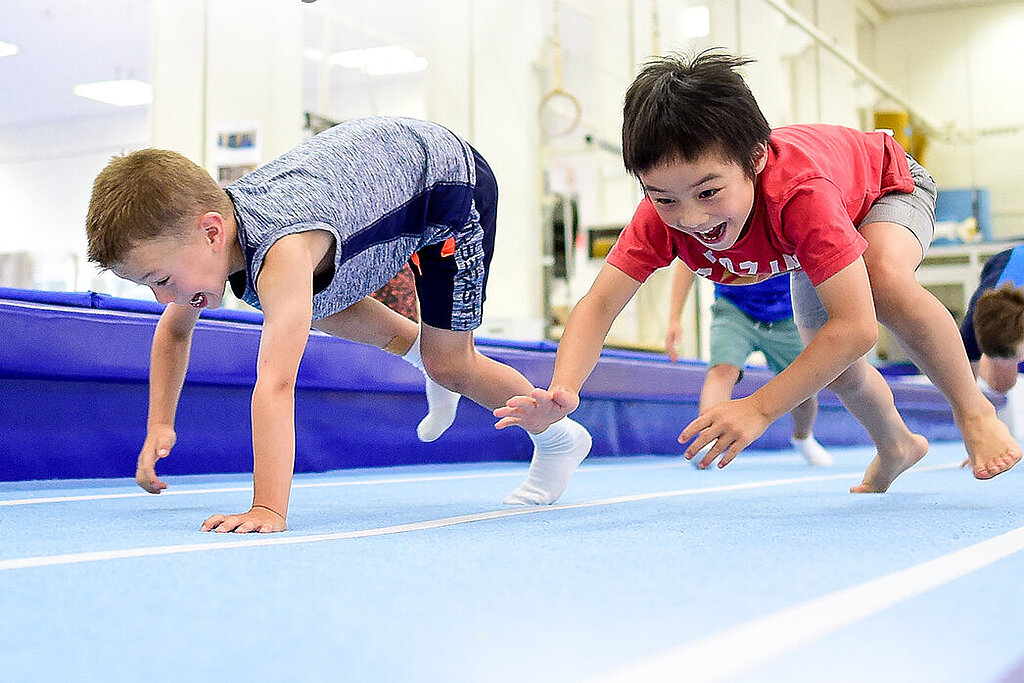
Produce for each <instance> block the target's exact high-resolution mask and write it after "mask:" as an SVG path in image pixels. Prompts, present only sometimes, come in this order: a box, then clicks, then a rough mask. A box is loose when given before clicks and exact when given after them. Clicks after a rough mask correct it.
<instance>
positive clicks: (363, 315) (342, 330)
mask: <svg viewBox="0 0 1024 683" xmlns="http://www.w3.org/2000/svg"><path fill="white" fill-rule="evenodd" d="M313 326H314V327H315V328H316V329H318V330H320V331H322V332H326V333H328V334H331V335H334V336H335V337H341V338H342V339H349V340H351V341H355V342H360V343H362V344H368V345H370V346H376V347H377V348H381V349H384V350H385V351H387V352H388V353H392V354H395V355H397V356H401V357H402V358H403V359H404V360H406V361H407V362H408V363H410V364H411V365H413V366H415V367H416V368H418V369H419V370H420V371H421V372H423V374H424V377H425V380H426V394H427V406H428V410H427V415H426V417H424V418H423V419H422V420H421V421H420V423H419V424H418V425H417V426H416V435H417V436H418V437H419V439H420V441H434V440H435V439H437V438H438V437H440V436H441V435H442V434H443V433H444V432H445V430H447V429H448V427H450V426H451V425H452V423H453V422H454V421H455V413H456V411H457V410H458V406H459V395H458V394H457V393H454V392H452V391H449V390H448V389H446V388H444V387H443V386H441V385H440V384H438V383H437V382H435V381H434V380H433V379H431V378H430V376H429V375H428V374H427V373H426V371H425V370H424V369H423V363H422V361H421V359H420V350H419V332H420V326H419V325H418V324H416V323H414V322H412V321H411V320H409V319H408V318H406V317H405V316H403V315H400V314H398V313H396V312H395V311H393V310H391V309H390V308H388V307H387V306H385V305H384V304H382V303H380V302H379V301H377V300H376V299H371V298H369V297H366V298H365V299H361V300H360V301H357V302H356V303H354V304H352V305H351V306H349V307H348V308H346V309H345V310H343V311H339V312H338V313H335V314H334V315H331V316H328V317H327V318H324V319H322V320H318V321H317V322H316V323H314V325H313Z"/></svg>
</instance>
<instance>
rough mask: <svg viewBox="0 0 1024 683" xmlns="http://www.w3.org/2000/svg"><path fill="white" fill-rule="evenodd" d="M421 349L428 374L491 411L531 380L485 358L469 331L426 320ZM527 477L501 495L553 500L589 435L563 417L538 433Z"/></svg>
mask: <svg viewBox="0 0 1024 683" xmlns="http://www.w3.org/2000/svg"><path fill="white" fill-rule="evenodd" d="M422 327H423V331H422V337H421V339H420V351H421V353H422V356H423V364H424V366H425V367H426V370H427V373H428V374H429V375H430V376H431V377H432V378H433V379H434V380H435V381H437V382H438V383H439V384H441V385H443V386H445V387H447V388H448V389H450V390H451V391H454V392H458V393H459V394H462V395H463V396H465V397H466V398H469V399H471V400H473V401H475V402H476V403H479V404H480V405H482V406H483V407H485V408H488V409H489V410H491V411H493V410H494V409H495V408H498V407H500V406H503V405H505V403H506V402H507V401H508V400H509V399H510V398H512V397H513V396H528V395H529V394H530V392H531V391H533V384H532V383H531V382H530V381H529V380H528V379H526V377H524V376H523V375H522V374H521V373H520V372H519V371H518V370H516V369H515V368H512V367H510V366H508V365H505V364H504V363H499V362H498V361H496V360H494V359H491V358H488V357H486V356H484V355H482V354H480V353H479V352H477V350H476V348H475V347H474V345H473V333H472V332H455V331H452V330H442V329H438V328H436V327H431V326H430V325H426V324H424V325H423V326H422ZM527 433H528V434H529V435H530V439H531V440H532V441H533V443H534V451H533V458H532V460H531V462H530V471H529V474H527V477H526V481H525V482H523V484H522V485H521V486H520V487H519V488H518V489H516V490H515V491H513V492H512V493H511V494H509V496H508V497H507V498H506V499H505V503H507V504H510V505H546V504H549V503H553V502H555V500H557V499H558V497H559V496H561V495H562V492H563V491H565V488H566V486H568V485H569V479H570V478H572V475H573V473H574V472H575V471H576V468H577V467H578V466H579V464H580V463H581V462H583V459H584V458H586V457H587V454H588V453H590V446H591V438H590V434H589V433H588V432H587V430H586V429H584V428H583V427H582V426H581V425H579V424H577V423H576V422H574V421H572V420H570V419H569V418H563V419H561V420H559V421H558V422H556V423H554V424H552V425H551V426H549V427H548V428H547V429H545V430H544V431H543V432H541V433H539V434H533V433H530V432H527Z"/></svg>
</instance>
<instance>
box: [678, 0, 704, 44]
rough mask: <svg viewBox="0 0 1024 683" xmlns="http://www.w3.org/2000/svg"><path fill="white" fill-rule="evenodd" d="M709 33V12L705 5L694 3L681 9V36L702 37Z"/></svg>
mask: <svg viewBox="0 0 1024 683" xmlns="http://www.w3.org/2000/svg"><path fill="white" fill-rule="evenodd" d="M709 33H711V12H710V10H708V8H707V5H695V6H693V7H687V8H686V9H684V10H683V36H685V37H686V38H703V37H704V36H706V35H708V34H709Z"/></svg>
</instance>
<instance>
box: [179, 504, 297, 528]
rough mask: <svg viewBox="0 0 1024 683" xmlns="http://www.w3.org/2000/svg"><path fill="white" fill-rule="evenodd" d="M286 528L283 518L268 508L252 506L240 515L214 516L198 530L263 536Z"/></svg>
mask: <svg viewBox="0 0 1024 683" xmlns="http://www.w3.org/2000/svg"><path fill="white" fill-rule="evenodd" d="M287 528H288V525H287V524H286V523H285V520H284V517H282V516H281V515H279V514H277V513H276V512H274V511H273V510H271V509H270V508H267V507H263V506H261V505H253V506H252V508H251V509H250V510H249V511H248V512H245V513H242V514H240V515H214V516H213V517H210V518H209V519H207V520H206V521H205V522H203V525H202V526H201V527H199V530H200V531H216V532H217V533H228V532H231V531H233V532H234V533H236V534H248V533H250V532H253V531H258V532H260V533H264V534H265V533H270V532H271V531H284V530H285V529H287Z"/></svg>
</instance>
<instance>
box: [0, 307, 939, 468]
mask: <svg viewBox="0 0 1024 683" xmlns="http://www.w3.org/2000/svg"><path fill="white" fill-rule="evenodd" d="M161 310H162V307H161V306H160V305H158V304H155V303H148V302H141V301H135V300H126V299H119V298H117V297H111V296H106V295H101V294H94V293H71V294H67V293H54V292H34V291H25V290H12V289H0V406H2V407H0V481H15V480H29V479H59V478H87V477H124V476H132V475H133V474H134V470H135V459H136V456H137V454H138V450H139V448H140V446H141V444H142V441H143V439H144V437H145V423H146V407H147V400H148V399H147V392H148V389H147V381H148V366H149V347H150V342H151V340H152V335H153V330H154V328H155V326H156V323H157V320H158V318H159V313H160V311H161ZM261 319H262V316H261V315H260V314H259V313H255V312H246V311H227V310H224V311H204V312H203V315H202V316H201V317H200V319H199V322H198V323H197V325H196V331H195V335H194V338H193V347H192V355H191V359H190V364H189V372H188V377H187V380H186V385H185V388H184V391H183V393H182V397H181V401H180V404H179V408H178V415H177V434H178V442H177V444H176V446H175V448H174V450H173V452H172V454H171V456H170V457H169V458H166V459H165V460H162V461H161V463H160V465H159V472H160V473H161V474H167V475H174V474H201V473H215V472H245V471H250V470H251V469H252V454H251V431H250V416H249V415H250V413H249V403H250V397H251V392H252V386H253V382H254V381H255V365H256V352H257V348H258V344H259V336H260V329H261V328H260V324H259V323H260V321H261ZM477 343H478V348H479V349H480V351H481V352H482V353H484V354H486V355H488V356H491V357H493V358H495V359H497V360H499V361H502V362H504V363H507V364H509V365H511V366H513V367H515V368H517V369H519V370H520V371H521V372H522V373H523V374H524V375H526V377H527V378H528V379H529V380H530V381H531V382H533V383H534V384H536V385H539V386H547V383H548V381H549V380H550V377H551V371H552V367H553V363H554V354H555V349H556V345H555V344H553V343H551V342H529V343H524V342H504V341H502V342H499V341H494V340H486V339H480V340H478V341H477ZM704 373H705V366H704V364H703V363H700V362H696V361H682V362H679V363H675V364H673V363H669V362H668V361H667V359H665V358H664V356H661V355H657V354H650V353H641V352H634V351H617V350H607V351H605V352H604V353H603V354H602V357H601V360H600V362H599V363H598V366H597V368H596V369H595V371H594V373H593V375H592V376H591V378H590V379H589V380H588V382H587V384H586V386H585V388H584V392H583V396H582V399H583V400H582V403H581V405H580V408H579V409H578V410H577V412H576V413H575V414H574V417H575V418H576V419H578V420H579V421H580V422H582V423H583V424H584V425H586V426H587V427H588V428H589V429H590V431H591V433H592V434H593V435H594V454H595V455H602V456H604V455H628V454H636V453H679V452H681V450H682V449H681V447H680V446H679V445H678V444H677V443H676V440H675V439H676V436H677V435H678V433H679V432H680V431H681V430H682V428H683V427H684V426H685V425H686V424H687V422H689V421H690V420H691V419H693V418H694V417H695V416H696V412H697V400H698V397H699V393H700V386H701V383H702V381H703V377H704ZM770 377H771V374H770V373H769V372H768V371H767V370H764V369H762V368H747V370H746V372H745V375H744V379H743V381H742V382H741V383H740V385H739V386H738V387H737V391H736V392H735V393H736V395H737V396H739V395H746V394H749V393H750V392H752V391H754V390H755V389H757V388H758V387H760V386H761V385H763V384H764V383H765V382H766V381H767V380H768V379H770ZM890 383H891V384H892V386H893V388H894V392H895V394H896V400H897V405H898V406H899V407H900V410H901V412H902V413H903V415H904V418H905V419H906V421H907V423H908V424H909V425H910V427H911V428H912V429H914V430H916V431H919V432H921V433H923V434H924V435H925V436H927V437H928V438H930V439H957V438H958V434H957V432H956V429H955V428H954V426H953V424H952V418H951V413H950V410H949V407H948V406H947V405H946V403H945V401H944V400H943V399H942V397H941V396H940V395H939V394H938V392H937V391H936V390H935V389H934V388H932V387H931V386H930V385H926V384H925V385H922V384H918V383H914V382H910V381H904V380H901V379H899V378H893V379H891V380H890ZM820 403H821V412H820V415H819V420H818V423H817V426H816V428H815V433H816V435H817V436H818V438H819V440H820V441H822V443H825V444H836V445H861V444H866V443H868V439H867V435H866V434H865V432H864V430H863V429H862V428H861V427H860V426H859V425H858V424H857V423H856V421H855V420H853V418H852V417H850V416H849V415H848V414H847V413H846V411H845V409H843V408H842V406H841V405H840V404H839V402H838V400H837V399H836V397H835V396H834V395H833V394H831V393H830V392H828V391H824V392H822V395H821V397H820ZM425 412H426V400H425V398H424V396H423V378H422V376H421V375H420V373H419V372H418V371H417V370H415V369H414V368H412V367H411V366H409V365H408V364H407V363H405V362H404V361H402V360H401V359H398V358H396V357H394V356H391V355H390V354H387V353H385V352H383V351H381V350H379V349H375V348H371V347H367V346H363V345H360V344H356V343H353V342H348V341H345V340H341V339H336V338H333V337H330V336H328V335H325V334H322V333H319V332H313V333H312V334H311V335H310V339H309V343H308V346H307V349H306V353H305V356H304V357H303V360H302V364H301V365H300V368H299V375H298V383H297V389H296V433H297V436H296V470H297V471H323V470H329V469H337V468H346V467H368V466H386V465H394V464H413V463H428V462H472V461H493V460H528V459H529V457H530V452H531V445H530V442H529V440H528V439H527V438H526V437H525V435H524V434H523V433H522V431H521V430H518V429H506V430H501V431H496V430H494V428H493V423H494V418H493V417H492V416H491V414H490V412H489V411H487V410H485V409H483V408H481V407H479V406H477V405H475V404H473V403H472V402H470V401H468V400H463V401H462V403H461V404H460V407H459V415H458V418H457V419H456V422H455V425H454V426H453V427H452V428H451V429H450V430H449V431H448V432H447V433H446V434H445V435H444V436H443V437H441V438H440V439H439V440H437V441H435V442H434V443H430V444H424V443H420V442H419V441H418V440H417V439H416V430H415V427H416V424H417V422H418V421H419V420H420V418H421V417H422V416H423V415H424V414H425ZM791 428H792V423H791V422H790V420H789V418H788V416H787V417H785V418H783V419H782V420H779V421H778V422H776V423H775V424H774V425H772V426H771V427H770V428H769V429H768V430H767V431H766V432H765V434H764V435H763V436H762V437H761V438H760V439H758V441H757V442H755V444H754V446H755V447H757V448H785V447H788V445H789V443H788V440H789V435H790V431H791Z"/></svg>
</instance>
